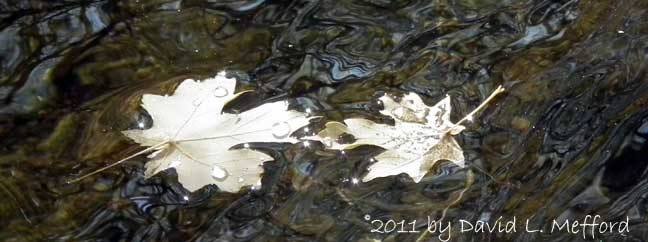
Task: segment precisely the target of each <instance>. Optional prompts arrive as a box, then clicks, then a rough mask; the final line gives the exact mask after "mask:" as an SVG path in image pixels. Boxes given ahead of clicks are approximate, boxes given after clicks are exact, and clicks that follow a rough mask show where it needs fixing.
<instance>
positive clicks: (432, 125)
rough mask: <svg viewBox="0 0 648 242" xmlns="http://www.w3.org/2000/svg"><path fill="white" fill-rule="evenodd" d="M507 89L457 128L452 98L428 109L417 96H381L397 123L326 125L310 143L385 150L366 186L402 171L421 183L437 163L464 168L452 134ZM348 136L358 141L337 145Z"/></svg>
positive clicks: (349, 121) (354, 120)
mask: <svg viewBox="0 0 648 242" xmlns="http://www.w3.org/2000/svg"><path fill="white" fill-rule="evenodd" d="M503 91H504V89H503V88H501V87H498V88H497V89H496V90H495V92H493V94H491V96H490V97H488V98H487V99H486V100H485V101H484V102H483V103H482V104H481V105H480V106H479V107H478V108H477V109H475V110H474V111H472V112H471V113H470V114H468V116H466V118H464V119H462V120H461V121H459V122H457V123H456V124H455V123H452V122H451V121H450V113H451V108H452V107H451V104H450V96H446V97H445V98H444V99H442V100H441V101H440V102H439V103H437V104H435V105H434V106H431V107H430V106H427V105H425V103H424V102H423V100H421V98H420V97H419V96H418V95H417V94H415V93H409V94H407V95H405V96H404V97H402V98H401V100H400V101H395V100H394V99H392V98H391V97H389V96H387V95H385V96H382V97H380V101H382V103H383V105H384V109H383V110H382V111H380V113H381V114H383V115H387V116H390V117H392V118H393V119H394V125H387V124H381V123H375V122H373V121H371V120H367V119H362V118H352V119H345V120H344V124H342V123H340V122H329V123H327V124H326V128H325V129H324V130H322V131H320V132H319V133H318V134H317V136H314V137H309V139H313V140H318V141H321V142H323V143H324V144H326V145H327V146H329V147H331V148H333V149H352V148H354V147H357V146H360V145H375V146H379V147H382V148H384V149H385V151H384V152H382V153H380V154H379V155H378V156H376V157H374V159H375V160H374V162H373V163H372V164H371V165H370V167H369V172H368V173H367V174H366V175H365V176H364V177H363V179H362V180H363V181H364V182H367V181H370V180H372V179H374V178H378V177H385V176H391V175H398V174H400V173H407V174H408V175H409V176H410V177H412V178H413V179H414V181H415V182H419V181H421V179H422V178H423V177H424V176H425V174H426V173H427V171H428V169H429V168H431V167H432V166H433V165H434V164H435V163H436V162H437V161H439V160H449V161H451V162H453V163H455V164H457V165H458V166H460V167H464V165H465V163H464V155H463V150H462V149H461V147H460V146H459V144H457V141H456V140H455V139H454V137H453V135H456V134H458V133H460V132H461V131H462V130H463V129H465V127H464V126H462V125H461V123H462V122H464V121H466V120H470V119H472V115H474V114H475V113H476V112H477V111H478V110H479V109H481V108H483V107H484V105H485V104H486V103H487V102H488V101H489V100H491V99H492V98H493V97H495V95H497V94H499V93H501V92H503ZM344 133H347V134H351V135H353V136H354V137H355V141H354V142H353V143H350V144H343V143H339V142H338V140H339V137H340V135H342V134H344Z"/></svg>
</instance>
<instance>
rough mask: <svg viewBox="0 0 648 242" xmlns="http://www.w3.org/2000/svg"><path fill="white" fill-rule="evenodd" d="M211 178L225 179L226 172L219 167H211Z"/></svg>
mask: <svg viewBox="0 0 648 242" xmlns="http://www.w3.org/2000/svg"><path fill="white" fill-rule="evenodd" d="M211 176H212V177H213V178H215V179H219V180H222V179H225V178H226V177H227V171H226V170H225V169H223V168H221V167H219V166H213V167H212V170H211Z"/></svg>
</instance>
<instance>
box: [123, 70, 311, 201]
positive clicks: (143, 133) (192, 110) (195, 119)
mask: <svg viewBox="0 0 648 242" xmlns="http://www.w3.org/2000/svg"><path fill="white" fill-rule="evenodd" d="M235 86H236V80H235V79H233V78H232V79H230V78H226V77H225V74H224V73H223V72H221V73H219V74H218V75H217V76H216V77H214V78H209V79H206V80H203V81H195V80H192V79H187V80H185V81H184V82H182V83H181V84H180V85H179V86H178V88H177V89H176V90H175V93H174V94H173V95H170V96H159V95H152V94H145V95H143V96H142V107H143V108H144V109H146V111H147V112H148V113H149V114H150V115H151V118H152V119H153V125H152V127H151V128H149V129H146V130H139V129H134V130H127V131H123V133H124V135H126V136H127V137H129V138H131V139H132V140H133V141H135V142H137V143H139V144H140V145H142V146H148V147H149V148H147V149H145V150H143V151H142V152H138V154H141V153H143V152H148V151H155V152H154V153H152V154H151V155H149V158H151V160H150V161H148V162H147V163H146V165H145V166H146V172H145V175H146V177H150V176H152V175H154V174H156V173H158V172H160V171H162V170H166V169H170V168H174V169H175V170H176V172H177V174H178V180H179V182H180V183H181V184H182V185H183V186H184V187H185V188H186V189H188V190H190V191H195V190H198V189H200V188H201V187H203V186H205V185H208V184H216V185H217V186H218V187H219V188H220V189H221V190H223V191H227V192H236V191H238V190H239V189H240V188H241V187H243V186H248V185H252V186H255V185H258V184H260V183H259V182H260V174H261V173H262V172H263V169H262V167H261V164H262V163H263V162H265V161H270V160H272V157H271V156H269V155H267V154H264V153H262V152H259V151H254V150H251V149H248V147H249V146H248V145H247V143H250V142H290V143H295V142H297V141H298V140H296V139H294V138H292V137H290V134H291V131H292V130H293V129H296V128H299V127H302V126H305V125H306V124H308V122H309V120H310V119H311V118H312V117H308V116H307V115H306V114H304V113H301V112H298V111H292V110H287V108H288V104H287V102H284V101H280V102H273V103H266V104H263V105H261V106H258V107H255V108H253V109H250V110H248V111H245V112H242V113H239V114H230V113H223V112H222V109H223V106H224V105H225V104H226V103H227V102H229V101H230V100H232V99H234V98H236V97H237V96H238V95H239V94H240V93H238V94H234V88H235ZM237 144H244V148H243V149H230V148H231V147H232V146H235V145H237ZM135 155H137V154H135ZM131 157H133V156H131ZM128 158H130V157H128ZM128 158H126V159H128Z"/></svg>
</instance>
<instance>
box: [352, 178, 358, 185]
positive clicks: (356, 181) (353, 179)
mask: <svg viewBox="0 0 648 242" xmlns="http://www.w3.org/2000/svg"><path fill="white" fill-rule="evenodd" d="M359 182H360V181H359V180H358V178H355V177H354V178H351V183H353V184H358V183H359Z"/></svg>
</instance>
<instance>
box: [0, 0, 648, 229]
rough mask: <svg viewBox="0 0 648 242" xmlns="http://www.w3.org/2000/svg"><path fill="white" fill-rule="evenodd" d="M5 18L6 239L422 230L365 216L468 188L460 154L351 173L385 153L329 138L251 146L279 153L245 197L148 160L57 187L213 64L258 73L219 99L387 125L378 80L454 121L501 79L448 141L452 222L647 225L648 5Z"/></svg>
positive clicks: (60, 7) (422, 204) (319, 5)
mask: <svg viewBox="0 0 648 242" xmlns="http://www.w3.org/2000/svg"><path fill="white" fill-rule="evenodd" d="M0 18H2V22H1V23H0V42H1V43H2V46H0V53H1V54H0V100H1V101H2V102H1V103H0V174H1V175H0V228H2V229H1V230H0V239H2V240H3V241H372V240H373V239H379V240H384V241H415V240H416V239H417V238H418V236H420V235H419V234H406V233H401V234H397V233H392V234H376V233H370V229H371V228H370V225H369V224H368V223H367V222H366V221H365V220H364V219H363V218H364V216H365V215H367V214H368V215H370V216H371V217H373V218H382V219H403V218H408V219H418V220H419V221H423V220H424V219H425V218H426V217H427V216H428V215H431V216H436V217H438V216H440V214H441V211H442V210H443V208H445V207H446V206H447V205H448V204H450V203H451V202H452V200H453V198H455V197H456V196H457V194H458V193H459V192H460V190H462V189H463V188H464V185H465V183H466V176H467V172H466V170H461V169H457V168H456V167H452V166H449V165H448V166H441V167H439V168H437V169H435V170H433V171H432V173H433V174H432V175H430V176H429V177H428V178H426V179H424V180H423V181H422V182H420V183H418V184H415V183H413V182H412V181H411V179H410V178H408V177H407V176H402V175H401V176H395V177H388V178H381V179H377V180H375V181H372V182H369V183H360V184H355V183H354V182H352V180H353V178H356V177H359V176H361V175H362V174H363V171H364V170H365V169H366V166H367V165H368V162H369V158H370V157H371V156H372V155H375V154H376V153H377V152H380V150H378V149H375V148H371V147H364V148H360V149H357V150H354V151H353V152H348V153H346V154H341V153H339V152H335V151H331V150H326V149H325V147H324V146H322V145H319V144H315V145H313V146H312V147H310V148H309V149H301V148H300V147H298V146H292V145H287V144H258V147H259V148H261V149H263V150H265V151H267V152H269V154H271V155H273V156H274V157H275V158H276V161H274V162H268V163H266V164H264V169H265V173H264V177H263V188H262V189H261V190H256V191H250V190H244V191H241V192H240V193H238V194H225V193H221V192H219V191H218V189H217V188H216V187H207V188H205V189H202V190H200V191H198V192H195V193H188V192H187V191H185V190H184V189H182V187H181V186H180V185H179V184H178V183H177V180H176V178H175V174H174V172H173V171H168V172H165V173H164V174H161V175H159V176H156V177H154V178H152V179H148V180H144V179H143V178H142V172H143V171H142V169H143V163H144V161H145V158H143V157H141V158H137V159H134V160H132V161H130V162H127V163H126V164H124V165H123V166H120V167H119V168H115V169H112V170H109V171H107V172H104V173H102V174H100V175H98V176H96V177H92V178H89V179H86V180H83V181H82V182H80V183H76V184H67V183H66V182H67V181H68V180H70V179H71V178H74V177H77V176H79V175H80V174H86V173H88V172H90V171H92V170H94V169H97V168H99V167H101V166H104V165H106V164H109V163H110V162H111V161H115V160H117V159H119V158H120V157H124V156H126V155H127V154H130V153H132V152H133V151H134V150H135V149H137V146H136V145H134V144H131V143H130V142H129V141H128V140H127V139H126V138H124V137H123V136H121V135H120V134H119V131H120V130H125V129H128V128H133V127H136V126H137V124H138V123H140V122H144V123H146V125H147V126H148V125H150V123H149V122H150V118H149V117H148V116H147V114H146V113H145V112H143V111H142V110H139V109H138V102H139V99H138V97H139V96H140V95H141V94H143V93H151V92H155V93H168V92H169V91H170V90H172V89H173V87H174V85H175V84H177V83H178V82H179V81H180V80H182V79H184V78H186V77H193V78H202V77H207V76H210V75H214V74H215V73H216V72H218V71H220V70H230V71H231V74H232V75H234V76H236V77H237V78H238V79H239V83H240V85H239V87H238V88H240V89H241V90H244V89H245V90H247V89H253V90H255V92H254V93H253V95H244V96H243V97H242V98H241V100H239V101H237V102H236V103H233V104H232V105H229V106H228V110H229V111H231V112H236V111H241V110H245V109H247V108H250V107H253V106H256V105H258V104H260V103H262V102H266V101H269V100H275V99H283V98H292V99H293V100H294V106H295V108H297V109H301V110H304V109H307V108H310V109H311V110H313V112H314V113H316V114H318V115H322V116H323V117H324V119H323V120H322V121H321V123H323V122H324V121H326V120H341V119H343V118H345V117H365V118H370V119H373V120H376V121H382V122H389V120H387V119H386V118H385V117H382V116H380V115H377V112H376V110H377V108H379V106H380V105H379V104H376V103H375V98H376V97H377V96H379V95H381V94H382V93H384V92H386V91H389V92H407V91H413V92H416V93H418V94H419V95H421V96H422V97H423V98H424V100H425V101H426V102H427V103H428V104H432V103H435V102H436V101H439V100H440V99H441V98H443V97H444V95H445V94H446V93H448V94H450V95H451V96H452V98H453V105H454V106H455V107H456V108H455V111H454V114H453V115H454V116H453V120H457V119H458V118H460V116H461V115H463V114H466V113H468V112H469V111H470V110H471V109H472V108H474V107H476V105H478V104H479V103H480V100H483V99H484V98H485V97H486V96H488V94H489V93H490V92H491V91H492V90H493V89H494V88H495V87H496V86H497V85H500V84H501V85H504V86H505V87H506V88H507V90H508V92H507V94H506V95H503V96H502V97H500V98H499V99H498V100H497V102H496V104H495V105H493V106H491V107H490V108H488V109H487V110H486V111H485V112H484V114H483V115H482V116H480V117H479V118H478V119H477V121H476V122H475V123H473V124H470V125H469V128H468V130H466V131H464V133H463V134H462V135H461V136H459V137H458V140H459V142H460V144H461V145H462V147H463V148H464V150H465V153H466V157H467V158H468V161H467V163H468V164H470V166H471V167H472V168H471V169H472V170H475V171H476V172H475V176H476V177H475V181H474V183H473V184H472V186H471V187H470V189H469V190H468V191H467V193H466V194H465V195H464V197H463V199H462V200H461V202H459V203H457V204H454V206H452V207H451V209H449V210H448V218H449V219H451V220H456V219H458V218H462V219H467V220H477V219H480V218H481V219H485V218H496V217H499V216H505V217H511V216H516V217H517V219H518V220H525V219H529V221H531V223H532V224H533V225H534V227H538V226H541V225H545V226H547V225H548V224H550V222H551V221H552V220H553V219H557V220H564V219H574V218H578V217H579V216H582V215H585V214H600V215H602V216H603V217H606V218H609V219H611V220H614V219H620V218H621V217H626V216H627V217H629V218H630V221H631V226H630V231H631V232H630V233H625V234H618V233H616V234H614V233H613V234H605V235H601V236H599V237H598V238H597V239H599V240H603V241H646V238H648V229H647V228H648V226H646V223H647V222H646V221H648V217H647V216H648V198H647V196H646V194H647V192H648V182H646V177H647V176H648V175H647V174H646V168H647V166H648V165H647V164H648V163H647V162H648V160H646V157H648V156H647V155H648V142H647V141H646V140H647V139H648V109H646V107H647V105H648V92H647V91H648V80H647V77H646V75H645V74H646V73H645V72H646V58H647V57H648V28H646V26H647V25H646V24H645V23H647V22H648V3H647V2H646V1H642V0H619V1H612V0H600V1H594V0H551V1H549V0H526V1H510V0H504V1H495V0H434V1H424V0H402V1H400V0H337V1H336V0H319V1H316V0H311V1H307V0H301V1H299V0H295V1H279V0H276V1H273V0H236V1H215V0H184V1H181V0H132V1H107V0H90V1H41V0H29V1H19V0H4V1H0ZM321 123H318V124H314V127H315V126H317V125H321ZM300 132H303V130H301V131H297V133H300ZM429 239H432V237H430V238H429ZM582 240H584V239H583V238H582V237H580V236H577V235H569V234H565V233H556V234H531V233H512V234H469V233H461V234H460V233H457V234H453V241H582Z"/></svg>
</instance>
